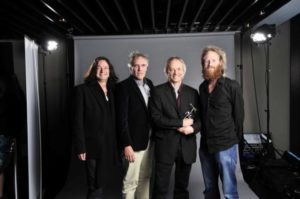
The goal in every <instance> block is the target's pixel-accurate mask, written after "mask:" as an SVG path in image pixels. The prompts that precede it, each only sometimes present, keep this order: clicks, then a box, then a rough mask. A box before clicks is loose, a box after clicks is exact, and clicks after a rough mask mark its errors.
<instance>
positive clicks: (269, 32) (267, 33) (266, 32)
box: [250, 24, 276, 157]
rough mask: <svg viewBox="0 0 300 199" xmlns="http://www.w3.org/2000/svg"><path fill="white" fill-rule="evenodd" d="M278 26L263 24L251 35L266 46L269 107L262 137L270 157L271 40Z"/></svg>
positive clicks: (255, 41) (271, 155)
mask: <svg viewBox="0 0 300 199" xmlns="http://www.w3.org/2000/svg"><path fill="white" fill-rule="evenodd" d="M275 33H276V28H275V25H273V24H271V25H270V24H263V25H262V26H260V27H258V28H257V29H256V30H255V31H254V32H253V33H252V34H251V35H250V37H251V39H252V41H253V42H254V43H257V44H258V45H263V46H264V47H265V48H266V73H265V74H266V98H267V99H266V100H267V107H266V109H265V112H266V114H267V129H266V135H264V134H263V133H261V137H262V138H263V139H264V141H265V142H266V148H267V151H266V153H267V154H263V155H268V156H270V157H274V151H273V147H272V144H271V143H272V140H271V132H270V72H271V70H270V45H271V42H270V40H271V39H272V38H273V37H274V36H275Z"/></svg>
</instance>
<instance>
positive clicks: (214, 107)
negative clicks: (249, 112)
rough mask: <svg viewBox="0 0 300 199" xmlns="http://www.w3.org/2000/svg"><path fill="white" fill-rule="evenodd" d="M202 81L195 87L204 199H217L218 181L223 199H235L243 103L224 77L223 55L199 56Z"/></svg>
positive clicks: (215, 50)
mask: <svg viewBox="0 0 300 199" xmlns="http://www.w3.org/2000/svg"><path fill="white" fill-rule="evenodd" d="M201 63H202V74H203V78H204V81H203V83H202V84H201V85H200V87H199V92H200V118H201V124H202V125H201V142H200V150H199V156H200V161H201V167H202V173H203V179H204V184H205V191H204V196H205V199H219V198H220V191H219V187H218V179H219V177H220V179H221V181H222V183H223V186H222V188H223V194H224V198H226V199H233V198H234V199H236V198H239V196H238V191H237V182H236V175H235V170H236V164H237V145H238V143H239V142H240V141H241V140H242V138H243V132H242V127H243V121H244V102H243V96H242V92H241V87H240V85H239V84H238V83H237V81H235V80H231V79H229V78H227V77H224V70H225V66H226V54H225V52H224V51H223V50H222V49H221V48H219V47H216V46H208V47H206V48H205V49H204V50H203V52H202V55H201Z"/></svg>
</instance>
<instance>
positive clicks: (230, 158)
mask: <svg viewBox="0 0 300 199" xmlns="http://www.w3.org/2000/svg"><path fill="white" fill-rule="evenodd" d="M199 156H200V161H201V167H202V174H203V179H204V184H205V191H204V196H205V199H220V191H219V186H218V179H219V176H220V178H221V181H222V185H223V186H222V188H223V193H224V197H225V198H226V199H238V198H239V195H238V192H237V182H236V176H235V169H236V164H237V144H235V145H233V146H232V147H230V148H228V149H226V150H224V151H219V152H216V153H208V152H205V151H202V150H201V149H200V150H199Z"/></svg>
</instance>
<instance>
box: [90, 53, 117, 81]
mask: <svg viewBox="0 0 300 199" xmlns="http://www.w3.org/2000/svg"><path fill="white" fill-rule="evenodd" d="M101 60H104V61H106V62H107V64H108V66H109V77H108V80H107V84H108V85H114V84H116V83H117V82H118V80H119V78H118V77H117V75H116V73H115V70H114V66H113V65H112V64H111V62H110V61H109V59H107V58H106V57H97V58H96V59H95V60H94V62H93V63H92V64H91V65H90V67H89V69H88V70H87V72H86V74H85V75H84V82H85V83H90V82H92V81H96V80H97V66H98V62H99V61H101Z"/></svg>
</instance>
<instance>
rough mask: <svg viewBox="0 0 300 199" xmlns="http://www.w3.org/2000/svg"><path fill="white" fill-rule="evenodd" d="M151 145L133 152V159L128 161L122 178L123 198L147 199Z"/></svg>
mask: <svg viewBox="0 0 300 199" xmlns="http://www.w3.org/2000/svg"><path fill="white" fill-rule="evenodd" d="M152 148H153V147H152V146H151V144H150V146H149V144H148V147H147V149H146V150H144V151H137V152H135V161H134V162H133V163H129V166H128V170H127V172H126V175H125V177H124V179H123V188H122V193H123V199H149V198H150V191H149V190H150V177H151V172H152V162H153V149H152Z"/></svg>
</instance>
